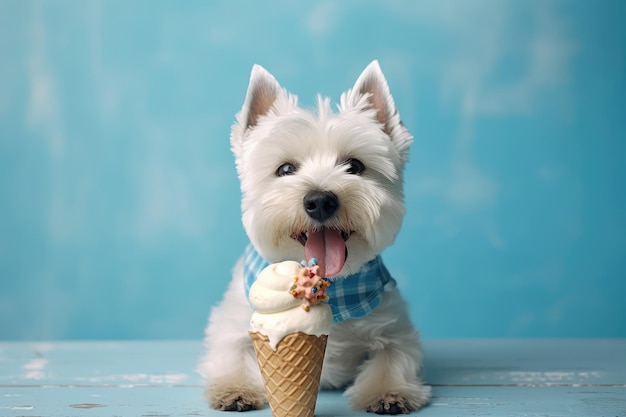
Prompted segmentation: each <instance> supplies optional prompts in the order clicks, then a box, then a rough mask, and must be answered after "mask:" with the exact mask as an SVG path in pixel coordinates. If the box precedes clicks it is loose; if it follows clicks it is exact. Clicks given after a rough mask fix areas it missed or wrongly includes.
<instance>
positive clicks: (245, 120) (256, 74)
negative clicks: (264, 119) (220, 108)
mask: <svg viewBox="0 0 626 417" xmlns="http://www.w3.org/2000/svg"><path fill="white" fill-rule="evenodd" d="M279 94H284V90H283V89H282V87H281V86H280V84H278V81H276V78H274V77H273V76H272V74H270V73H269V72H267V70H266V69H265V68H263V67H262V66H260V65H257V64H255V65H254V66H253V67H252V73H251V74H250V84H249V85H248V92H247V93H246V101H245V102H244V104H243V108H242V109H241V113H240V116H239V122H240V124H242V125H243V126H242V127H243V128H244V130H248V129H251V128H253V127H255V126H256V125H257V123H258V121H259V117H261V116H264V115H266V114H267V113H269V111H270V109H271V108H272V106H273V105H274V102H275V101H276V99H277V98H278V96H279Z"/></svg>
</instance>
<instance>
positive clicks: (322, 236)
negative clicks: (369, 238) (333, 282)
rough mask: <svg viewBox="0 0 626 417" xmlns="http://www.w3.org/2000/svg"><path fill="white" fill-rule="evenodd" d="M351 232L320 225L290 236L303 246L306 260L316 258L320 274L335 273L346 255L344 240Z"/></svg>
mask: <svg viewBox="0 0 626 417" xmlns="http://www.w3.org/2000/svg"><path fill="white" fill-rule="evenodd" d="M351 234H352V232H346V231H344V230H337V229H330V228H326V227H322V228H320V229H310V230H306V231H302V232H300V233H293V234H292V235H291V237H292V238H293V239H295V240H297V241H298V242H300V243H301V244H302V246H304V256H305V257H306V260H307V261H308V260H310V259H311V258H315V259H317V262H318V265H319V266H320V270H321V271H320V273H321V275H322V276H328V277H332V276H333V275H337V274H338V273H339V272H340V271H341V269H342V268H343V265H344V264H345V262H346V258H347V257H348V248H347V247H346V241H347V240H348V239H349V238H350V235H351Z"/></svg>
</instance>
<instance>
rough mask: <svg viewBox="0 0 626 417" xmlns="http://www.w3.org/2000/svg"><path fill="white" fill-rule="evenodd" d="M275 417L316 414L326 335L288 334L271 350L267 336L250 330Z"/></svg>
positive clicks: (307, 416)
mask: <svg viewBox="0 0 626 417" xmlns="http://www.w3.org/2000/svg"><path fill="white" fill-rule="evenodd" d="M250 337H251V338H252V341H253V343H254V349H255V351H256V355H257V360H258V362H259V368H260V369H261V375H262V376H263V382H264V384H265V392H266V394H267V400H268V402H269V405H270V409H271V410H272V415H273V416H274V417H313V414H314V412H315V403H316V402H317V394H318V391H319V385H320V377H321V374H322V363H323V360H324V353H325V351H326V341H327V339H328V336H327V335H321V336H315V335H310V334H306V333H302V332H297V333H291V334H288V335H287V336H285V337H284V338H283V339H282V340H281V341H280V342H279V343H278V345H277V347H276V350H274V349H272V347H271V346H270V343H269V339H268V337H267V336H265V335H263V334H261V333H258V332H250Z"/></svg>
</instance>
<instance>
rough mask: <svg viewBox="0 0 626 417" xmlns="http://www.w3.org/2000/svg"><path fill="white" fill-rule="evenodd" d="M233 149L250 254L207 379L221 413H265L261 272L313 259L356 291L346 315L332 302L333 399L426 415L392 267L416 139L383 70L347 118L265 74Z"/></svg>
mask: <svg viewBox="0 0 626 417" xmlns="http://www.w3.org/2000/svg"><path fill="white" fill-rule="evenodd" d="M230 141H231V147H232V151H233V153H234V156H235V163H236V168H237V173H238V176H239V180H240V185H241V192H242V202H241V208H242V222H243V225H244V228H245V231H246V233H247V235H248V237H249V240H250V245H249V246H248V249H246V252H245V254H244V256H242V258H241V259H240V260H239V261H238V263H237V265H236V266H235V268H234V273H233V279H232V281H231V283H230V285H229V287H228V290H227V292H226V294H225V295H224V299H223V301H222V302H221V303H220V304H219V305H218V306H216V307H215V308H214V309H213V310H212V311H211V314H210V316H209V323H208V326H207V328H206V337H205V346H206V348H207V351H206V354H205V356H204V357H203V358H202V359H201V361H200V364H199V368H198V371H199V373H200V374H201V375H202V376H203V377H204V379H205V380H206V390H205V396H206V398H207V400H208V402H209V405H210V406H211V407H213V408H215V409H219V410H227V411H247V410H252V409H258V408H261V407H263V404H264V403H265V393H264V387H263V383H262V380H261V375H260V371H259V368H258V364H257V362H256V357H255V353H254V350H253V346H252V342H251V340H250V338H249V336H248V328H249V322H250V316H251V314H252V312H253V311H252V308H251V307H250V305H249V303H248V301H247V296H246V289H245V288H246V284H245V282H244V281H245V280H246V279H249V276H250V275H251V274H253V273H254V271H253V270H252V269H253V268H252V267H251V266H250V264H251V263H252V264H254V263H257V264H258V262H259V260H261V262H262V263H264V264H268V263H274V262H281V261H284V260H296V261H299V260H302V259H305V258H306V259H310V258H312V257H315V258H316V259H317V260H318V262H319V266H320V272H321V273H322V274H323V276H326V277H329V278H330V279H331V280H332V281H333V285H331V287H330V289H332V288H333V287H334V286H344V285H345V291H348V292H350V291H352V297H346V300H342V301H341V302H340V303H339V304H340V305H333V304H332V303H333V301H332V297H331V300H330V303H331V307H332V308H333V321H334V324H333V327H332V330H331V332H330V335H329V339H328V346H327V349H326V356H325V359H324V365H323V371H322V379H321V388H322V389H345V395H347V396H348V397H349V398H350V404H351V406H352V407H353V408H354V409H356V410H366V411H369V412H374V413H378V414H401V413H409V412H410V411H413V410H418V409H419V408H421V407H423V406H424V405H426V404H427V403H428V401H429V398H430V387H429V386H427V385H424V384H423V383H422V381H421V379H420V376H419V375H420V367H421V360H422V350H421V345H420V341H419V333H418V331H417V330H416V329H415V327H414V326H413V324H412V323H411V321H410V318H409V315H408V310H407V306H406V303H405V302H404V300H403V299H402V297H401V294H400V291H399V289H398V288H397V287H396V285H395V281H394V280H393V278H392V277H391V276H390V275H389V272H388V270H387V269H386V268H385V266H384V264H383V262H382V260H381V258H380V253H381V252H382V251H383V249H385V248H386V247H388V246H389V245H391V244H392V243H393V241H394V240H395V237H396V235H397V233H398V231H399V229H400V226H401V223H402V219H403V216H404V213H405V208H404V201H403V200H404V193H403V170H404V165H405V164H406V162H407V159H408V156H409V146H410V144H411V142H412V141H413V136H412V135H411V134H410V133H409V131H408V130H407V129H406V127H405V126H404V125H403V123H402V122H401V120H400V116H399V114H398V111H397V110H396V107H395V104H394V100H393V98H392V96H391V94H390V92H389V87H388V84H387V81H386V79H385V76H384V75H383V73H382V71H381V69H380V66H379V64H378V61H372V62H371V63H370V64H369V65H368V66H367V67H366V68H365V70H364V71H363V72H362V73H361V75H360V76H359V77H358V79H357V81H356V83H355V85H354V86H353V88H352V89H350V90H347V91H346V92H344V93H343V94H342V95H341V100H340V103H339V104H338V106H337V110H336V111H333V109H332V108H331V104H330V100H329V99H328V98H323V97H321V96H318V100H317V109H316V110H315V111H309V110H305V109H302V108H301V107H299V106H298V100H297V97H296V96H295V95H292V94H290V93H288V92H287V91H286V90H285V89H283V88H282V87H281V86H280V84H279V83H278V82H277V81H276V79H275V78H274V77H273V76H272V75H271V74H270V73H269V72H268V71H267V70H265V69H264V68H263V67H261V66H259V65H255V66H254V67H253V68H252V73H251V75H250V83H249V86H248V90H247V94H246V98H245V102H244V105H243V108H242V109H241V111H240V112H239V113H238V114H237V116H236V122H235V123H234V125H233V126H232V131H231V137H230ZM251 268H252V269H251ZM246 277H248V278H246ZM357 280H362V281H363V282H361V283H360V284H359V283H358V281H357ZM361 284H363V285H361ZM341 288H342V290H341V291H344V289H343V288H344V287H341ZM363 288H365V289H364V290H363ZM355 291H356V293H355ZM347 298H350V299H347ZM354 299H356V300H357V301H356V302H353V301H354Z"/></svg>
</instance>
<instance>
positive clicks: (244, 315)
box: [198, 264, 265, 411]
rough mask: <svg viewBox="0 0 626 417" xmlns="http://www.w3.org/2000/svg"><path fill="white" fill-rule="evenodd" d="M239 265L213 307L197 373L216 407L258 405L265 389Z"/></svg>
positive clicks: (241, 408) (238, 408) (242, 408)
mask: <svg viewBox="0 0 626 417" xmlns="http://www.w3.org/2000/svg"><path fill="white" fill-rule="evenodd" d="M241 273H242V271H241V264H238V265H237V267H236V268H235V273H234V276H233V281H232V282H231V284H230V287H229V288H228V291H227V292H226V294H225V295H224V300H223V301H222V303H221V304H220V305H219V306H217V307H216V308H214V309H213V311H212V312H211V316H210V318H209V325H208V327H207V329H206V338H205V346H206V348H207V353H206V355H205V356H204V358H203V359H202V361H201V363H200V365H199V367H198V372H199V373H200V374H201V375H202V376H203V377H204V378H205V381H206V389H205V396H206V398H207V401H208V402H209V405H210V406H211V407H212V408H215V409H217V410H225V411H248V410H254V409H258V408H261V407H262V406H263V404H264V402H265V391H264V388H263V382H262V379H261V373H260V371H259V366H258V364H257V361H256V355H255V353H254V347H253V345H252V341H251V339H250V336H249V335H248V328H249V325H250V315H251V314H252V309H251V307H250V305H249V304H248V301H247V300H246V297H245V296H244V295H243V294H244V289H243V278H242V276H241Z"/></svg>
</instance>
